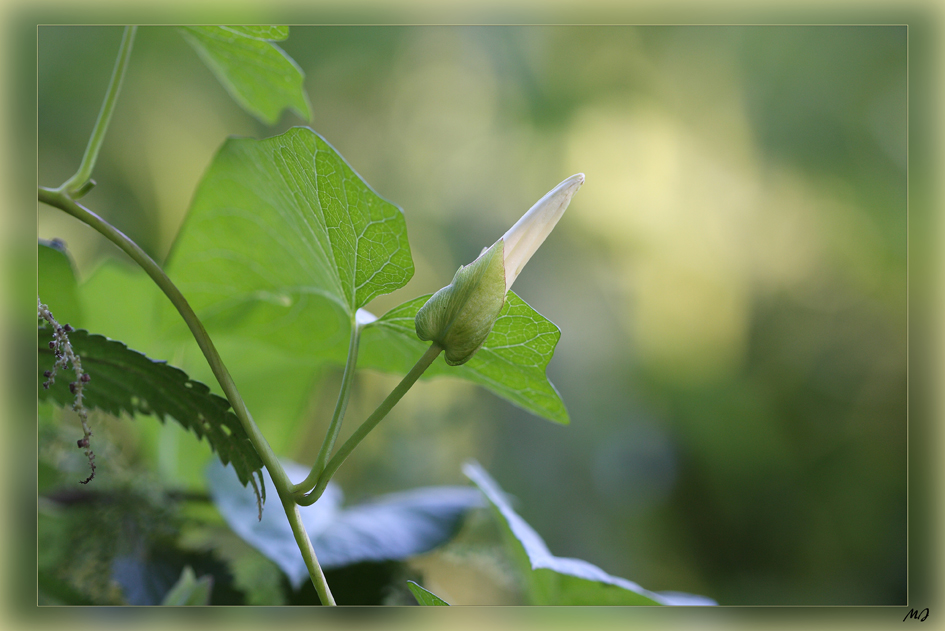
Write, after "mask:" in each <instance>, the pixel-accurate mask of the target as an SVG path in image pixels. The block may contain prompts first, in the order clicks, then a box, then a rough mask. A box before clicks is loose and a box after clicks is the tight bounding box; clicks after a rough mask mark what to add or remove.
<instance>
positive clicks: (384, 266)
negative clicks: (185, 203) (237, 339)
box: [169, 127, 413, 362]
mask: <svg viewBox="0 0 945 631" xmlns="http://www.w3.org/2000/svg"><path fill="white" fill-rule="evenodd" d="M169 273H170V275H171V277H172V278H174V279H175V281H176V282H178V286H179V287H180V288H181V290H182V291H183V293H184V295H185V296H187V298H188V300H189V301H190V303H191V305H192V306H193V307H194V309H195V310H196V311H197V313H198V315H199V316H200V317H201V319H202V320H203V322H204V324H205V325H206V326H207V328H208V329H210V330H211V332H212V333H214V334H216V333H225V334H234V335H245V336H249V337H255V338H257V339H262V340H264V341H267V342H269V343H271V344H273V345H275V346H278V347H280V348H283V349H285V350H287V351H290V352H292V353H294V354H297V355H300V356H318V357H322V358H326V359H330V360H334V361H340V362H343V361H344V358H345V354H346V349H347V344H348V338H349V334H350V330H351V329H350V327H351V323H352V321H353V319H354V314H355V313H356V311H357V310H358V308H359V307H362V306H363V305H365V304H366V303H367V302H368V301H370V300H371V299H372V298H374V297H375V296H378V295H380V294H384V293H388V292H391V291H393V290H395V289H398V288H400V287H402V286H403V285H404V284H406V282H407V281H408V280H409V279H410V277H411V276H412V275H413V260H412V259H411V256H410V246H409V244H408V242H407V227H406V222H405V221H404V217H403V213H402V212H401V210H400V209H399V208H398V207H397V206H394V205H393V204H391V203H390V202H388V201H386V200H384V199H382V198H380V197H379V196H378V195H377V194H376V193H375V192H374V191H373V190H371V188H370V187H369V186H368V185H367V184H366V183H365V182H364V181H363V180H362V179H361V178H360V176H358V174H357V173H355V172H354V171H353V170H352V169H351V167H350V166H348V164H347V163H346V162H345V161H344V159H343V158H342V157H341V156H340V155H339V154H338V153H337V152H336V151H335V150H334V148H333V147H332V146H331V145H329V144H328V143H327V142H326V141H325V140H324V139H323V138H322V137H321V136H319V135H318V134H316V133H315V132H314V131H312V130H310V129H307V128H302V127H297V128H293V129H290V130H289V131H287V132H286V133H284V134H282V135H281V136H276V137H273V138H268V139H266V140H253V139H248V138H242V139H236V138H231V139H229V140H228V141H227V142H226V143H225V144H224V145H223V147H222V148H221V149H220V151H219V152H218V153H217V155H216V157H215V158H214V160H213V163H212V164H211V165H210V168H209V169H208V170H207V173H206V174H205V175H204V178H203V180H202V181H201V183H200V186H199V188H198V190H197V193H196V195H195V197H194V202H193V205H192V206H191V210H190V214H189V215H188V218H187V222H186V224H185V226H184V229H183V231H182V233H181V236H180V238H179V239H178V242H177V243H176V244H175V253H174V256H173V260H172V261H171V263H170V265H169Z"/></svg>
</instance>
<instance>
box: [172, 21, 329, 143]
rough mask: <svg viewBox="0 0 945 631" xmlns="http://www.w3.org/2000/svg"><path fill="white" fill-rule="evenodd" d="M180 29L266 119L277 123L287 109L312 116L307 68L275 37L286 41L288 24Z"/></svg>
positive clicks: (233, 91)
mask: <svg viewBox="0 0 945 631" xmlns="http://www.w3.org/2000/svg"><path fill="white" fill-rule="evenodd" d="M179 30H180V33H181V35H183V36H184V39H186V40H187V42H188V43H189V44H190V45H191V46H193V47H194V50H196V51H197V54H198V55H200V58H201V59H202V60H203V62H204V63H205V64H207V67H208V68H210V70H211V71H212V72H213V74H215V75H216V77H217V79H219V80H220V83H222V84H223V87H224V88H226V91H227V92H229V93H230V96H232V97H233V99H234V100H235V101H236V102H237V103H239V104H240V107H242V108H243V109H244V110H246V111H247V112H249V113H250V114H252V115H253V116H255V117H256V118H258V119H259V120H261V121H262V122H264V123H266V124H267V125H274V124H275V123H276V122H278V120H279V114H280V113H281V112H282V110H284V109H285V108H287V107H291V108H292V109H293V110H295V111H296V112H298V114H299V116H301V117H302V118H304V119H305V120H309V119H310V118H311V117H312V113H311V108H310V107H309V104H308V97H307V96H306V94H305V90H304V88H303V82H304V80H305V75H304V73H303V72H302V69H301V68H299V66H298V64H296V63H295V61H293V60H292V58H291V57H289V56H288V55H287V54H285V51H283V50H282V49H281V48H279V47H278V46H276V45H275V44H273V43H272V41H270V40H277V41H281V40H284V39H286V38H287V37H288V36H289V28H288V27H287V26H185V27H181V28H180V29H179Z"/></svg>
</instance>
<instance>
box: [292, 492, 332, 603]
mask: <svg viewBox="0 0 945 631" xmlns="http://www.w3.org/2000/svg"><path fill="white" fill-rule="evenodd" d="M280 497H281V499H282V507H283V508H284V509H285V514H286V517H288V518H289V525H290V526H291V527H292V534H293V535H295V543H296V545H298V546H299V550H301V551H302V558H303V559H305V567H307V568H308V575H309V576H310V577H311V579H312V584H314V585H315V592H316V593H317V594H318V599H319V600H320V601H321V603H322V604H323V605H334V604H335V598H334V597H333V596H332V595H331V590H330V589H328V582H327V581H326V580H325V573H324V572H323V571H322V567H321V566H320V565H319V564H318V558H317V557H316V556H315V549H314V548H313V547H312V540H311V539H309V537H308V533H307V532H306V531H305V525H304V524H303V523H302V514H301V513H300V512H299V505H298V504H296V503H295V500H294V499H292V497H291V496H289V495H281V496H280Z"/></svg>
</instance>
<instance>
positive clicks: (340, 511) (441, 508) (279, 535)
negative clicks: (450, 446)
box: [207, 461, 482, 589]
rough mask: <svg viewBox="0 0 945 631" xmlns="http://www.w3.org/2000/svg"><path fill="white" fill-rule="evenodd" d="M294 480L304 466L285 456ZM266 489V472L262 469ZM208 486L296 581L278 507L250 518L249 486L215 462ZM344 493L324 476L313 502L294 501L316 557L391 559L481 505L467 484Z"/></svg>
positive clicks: (293, 554) (446, 530)
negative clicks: (346, 501) (357, 499)
mask: <svg viewBox="0 0 945 631" xmlns="http://www.w3.org/2000/svg"><path fill="white" fill-rule="evenodd" d="M283 466H284V467H285V470H286V473H287V474H288V475H289V478H290V479H292V480H302V479H303V478H304V477H305V476H306V475H308V468H307V467H302V466H300V465H297V464H294V463H291V462H286V461H283ZM263 478H264V480H265V484H266V485H267V486H268V487H269V488H270V489H272V488H273V487H272V479H271V478H270V477H269V474H268V472H264V473H263ZM207 479H208V482H209V487H210V494H211V496H212V497H213V501H214V503H215V504H216V506H217V508H218V509H219V510H220V513H221V514H222V515H223V517H224V518H225V519H226V522H227V523H228V524H229V525H230V528H232V529H233V531H234V532H236V533H237V534H238V535H239V536H240V537H242V538H243V539H244V540H245V541H246V542H247V543H249V544H250V545H252V546H253V547H254V548H256V549H257V550H259V551H260V552H262V553H263V554H264V555H265V556H266V557H268V558H269V559H271V560H272V561H274V562H275V563H276V564H277V565H278V566H279V567H280V568H282V571H283V572H285V573H286V575H287V576H288V577H289V581H290V582H291V584H292V586H293V588H295V589H298V588H299V587H300V586H301V585H302V583H303V582H304V581H306V580H307V579H308V570H307V569H306V567H305V562H304V561H303V559H302V555H301V553H300V552H299V549H298V545H297V544H296V542H295V536H294V535H293V534H292V529H291V527H290V526H289V521H288V519H287V518H286V516H285V513H284V512H283V511H275V510H270V511H266V512H265V513H264V514H263V518H262V520H260V521H257V520H256V506H255V501H254V500H253V496H252V493H248V492H247V489H245V488H243V487H241V486H240V485H239V484H237V482H236V479H235V478H234V477H233V474H232V473H231V472H229V471H228V470H227V469H225V468H224V467H223V466H222V465H220V464H219V463H217V462H212V463H210V465H209V467H208V469H207ZM342 501H343V494H342V492H341V489H340V488H339V487H338V486H337V485H336V484H334V483H329V485H328V487H327V488H326V490H325V492H324V494H323V495H322V496H321V497H320V498H319V500H318V501H317V502H316V503H315V504H313V505H311V506H300V507H299V512H300V514H301V515H302V522H303V523H304V525H305V530H306V532H308V535H309V538H310V539H311V541H312V547H313V548H314V549H315V555H316V556H317V557H318V562H319V564H320V565H321V566H322V567H323V568H325V569H328V568H333V567H342V566H346V565H351V564H354V563H360V562H363V561H374V562H377V561H396V560H401V559H405V558H407V557H410V556H414V555H417V554H422V553H424V552H427V551H429V550H432V549H433V548H435V547H437V546H439V545H440V544H442V543H444V542H446V541H447V540H448V539H449V538H450V537H451V536H452V535H453V534H454V533H455V532H456V530H457V529H458V527H459V525H460V521H461V519H462V517H463V515H464V514H465V512H466V511H467V510H468V509H470V508H473V507H475V506H481V505H482V498H481V496H480V495H479V494H478V493H477V492H475V491H474V490H473V489H471V488H469V487H448V486H444V487H428V488H421V489H413V490H410V491H405V492H402V493H392V494H389V495H384V496H381V497H378V498H375V499H374V500H372V501H369V502H365V503H362V504H357V505H355V506H351V507H348V508H343V507H342Z"/></svg>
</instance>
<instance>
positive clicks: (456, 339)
mask: <svg viewBox="0 0 945 631" xmlns="http://www.w3.org/2000/svg"><path fill="white" fill-rule="evenodd" d="M583 183H584V174H583V173H578V174H577V175H572V176H571V177H569V178H568V179H566V180H565V181H563V182H561V183H560V184H558V185H557V186H556V187H554V188H553V189H551V191H549V192H548V193H547V194H546V195H545V196H544V197H542V198H541V199H540V200H538V201H537V202H536V203H535V205H534V206H532V207H531V208H530V209H529V210H528V212H526V213H525V214H524V215H523V216H522V218H521V219H519V220H518V221H517V222H515V225H513V226H512V227H511V228H509V230H508V232H506V233H505V234H504V235H502V238H500V239H499V240H498V241H496V242H495V243H494V244H493V245H492V247H491V248H484V249H483V251H482V253H481V254H480V255H479V258H477V259H476V260H475V261H473V262H472V263H470V264H469V265H465V266H463V267H460V268H459V270H458V271H457V272H456V275H455V276H454V277H453V281H452V282H451V283H450V284H449V285H447V286H446V287H444V288H443V289H441V290H439V291H438V292H436V293H435V294H433V295H432V296H431V297H430V299H429V300H428V301H427V302H426V304H424V305H423V306H422V307H421V308H420V310H419V311H418V312H417V317H416V320H415V325H416V329H417V336H418V337H419V338H420V339H421V340H424V341H429V340H432V341H433V342H436V343H437V344H439V345H440V346H442V347H443V349H444V350H445V351H446V353H445V354H446V363H447V364H449V365H450V366H459V365H460V364H464V363H466V362H467V361H469V359H470V358H471V357H472V356H473V355H474V354H475V353H476V351H478V350H479V348H480V347H481V346H482V345H483V344H484V343H485V341H486V338H487V337H489V333H491V332H492V327H493V325H494V324H495V321H496V319H497V318H498V317H499V312H501V311H502V306H503V305H504V304H505V294H506V293H507V292H508V290H509V288H511V287H512V283H513V282H515V279H516V278H518V275H519V273H521V271H522V268H524V267H525V264H526V263H528V260H529V259H530V258H531V257H532V255H533V254H534V253H535V251H536V250H537V249H538V247H539V246H540V245H541V244H542V243H543V242H544V241H545V239H546V238H547V237H548V235H549V234H550V233H551V230H552V229H553V228H554V227H555V224H557V223H558V220H560V219H561V216H562V215H563V214H564V211H565V209H567V207H568V204H569V203H570V202H571V197H572V196H573V195H574V193H575V192H576V191H577V190H578V189H579V188H580V187H581V185H582V184H583Z"/></svg>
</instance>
